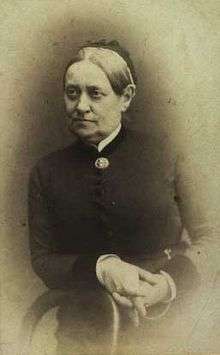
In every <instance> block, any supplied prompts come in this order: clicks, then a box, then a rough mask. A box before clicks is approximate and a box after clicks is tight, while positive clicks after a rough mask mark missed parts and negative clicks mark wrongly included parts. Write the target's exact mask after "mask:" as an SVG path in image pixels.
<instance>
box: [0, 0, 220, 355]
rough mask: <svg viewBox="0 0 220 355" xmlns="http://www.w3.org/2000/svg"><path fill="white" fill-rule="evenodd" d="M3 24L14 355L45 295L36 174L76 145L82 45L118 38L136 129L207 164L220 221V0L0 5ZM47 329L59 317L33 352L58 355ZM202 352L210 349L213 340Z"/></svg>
mask: <svg viewBox="0 0 220 355" xmlns="http://www.w3.org/2000/svg"><path fill="white" fill-rule="evenodd" d="M0 19H1V21H0V48H1V50H0V58H1V69H0V85H1V91H0V107H1V108H0V109H1V115H0V136H1V155H0V159H1V164H0V188H1V198H0V202H1V206H0V208H1V214H0V216H1V219H0V228H1V232H0V233H1V234H0V235H1V265H0V267H1V269H0V270H1V337H2V339H1V351H2V353H1V354H3V355H6V354H10V355H12V354H13V352H14V351H15V349H16V346H17V344H16V341H17V340H16V339H17V338H16V337H17V333H18V330H19V326H20V322H21V319H22V317H23V315H24V314H25V312H26V310H27V308H28V307H29V306H30V305H31V304H32V302H33V301H34V300H35V298H36V297H37V296H38V295H39V294H41V293H42V292H43V291H44V290H45V287H44V286H43V284H42V282H41V281H40V280H39V279H38V278H37V277H36V276H35V275H34V273H33V272H32V270H31V266H30V257H29V250H28V226H27V185H28V177H29V172H30V169H31V168H32V167H33V165H34V164H35V163H36V162H37V160H38V159H39V158H40V157H41V156H43V155H45V154H46V153H48V152H51V151H53V150H56V149H58V148H62V147H63V146H65V145H68V144H69V143H70V142H71V140H72V137H71V136H70V135H69V133H68V132H67V129H66V127H65V119H64V118H65V112H64V105H63V98H62V74H63V71H64V68H65V65H66V63H67V62H68V61H69V60H70V59H71V57H72V55H73V54H74V51H75V49H76V48H77V46H79V45H81V44H82V43H84V42H85V41H87V40H98V39H100V38H105V39H107V40H111V39H118V40H119V41H120V42H121V44H122V45H124V46H125V47H126V48H127V49H128V50H129V51H130V54H131V57H132V58H133V61H134V64H135V67H136V69H137V75H138V92H137V97H136V98H135V102H134V105H133V108H132V112H131V117H132V120H131V121H132V125H134V126H135V127H137V128H138V129H145V130H148V131H150V132H152V134H155V135H158V136H159V137H160V139H161V141H162V142H163V141H164V142H167V141H169V143H170V144H171V145H173V146H175V148H176V149H177V150H179V151H187V152H188V153H189V154H190V155H192V156H193V157H194V159H196V160H198V161H199V164H200V166H201V173H203V174H206V175H207V176H208V177H209V179H210V182H211V184H212V189H211V192H210V208H211V209H212V210H213V212H214V213H216V218H218V216H219V207H218V205H219V202H220V199H219V190H220V187H219V186H218V185H219V184H218V181H219V174H220V169H219V166H220V164H219V163H220V159H219V155H220V154H219V153H220V151H219V141H220V123H219V108H220V107H219V89H220V87H219V74H220V66H219V61H220V53H219V42H220V41H219V36H218V34H219V30H220V1H219V0H209V1H207V0H166V1H164V0H135V1H131V2H129V1H128V0H127V1H125V0H117V1H116V0H109V1H106V0H93V1H89V0H62V1H60V0H32V1H30V0H1V3H0ZM202 193H203V192H202V191H201V194H202ZM217 308H218V307H217V301H216V304H214V305H213V312H214V311H216V310H217ZM218 309H219V308H218ZM48 324H50V325H51V327H52V328H51V329H52V330H53V329H55V327H56V324H55V320H54V314H53V312H52V313H50V314H49V315H47V316H46V318H45V319H44V320H43V321H42V327H45V328H44V334H41V336H40V335H39V338H40V339H41V340H40V344H39V342H38V341H36V344H37V343H38V345H35V347H36V348H35V350H33V354H43V350H42V349H43V348H45V349H47V351H48V354H50V353H51V354H52V351H53V349H54V347H55V345H54V341H55V340H54V338H53V331H52V330H51V329H50V327H49V328H48V326H47V325H48ZM202 324H205V321H204V323H202ZM219 326H220V324H219ZM205 327H206V325H205ZM211 327H212V325H209V327H208V328H209V329H212V328H211ZM208 328H207V329H208ZM183 331H184V329H183ZM210 332H211V331H210ZM36 336H37V335H36ZM39 346H40V348H39ZM217 347H218V345H217V344H216V347H214V350H215V352H216V353H220V349H219V348H218V349H217ZM49 351H50V352H49ZM201 351H203V352H207V353H208V352H209V348H208V345H207V344H206V343H202V344H201ZM46 353H47V352H45V354H46ZM31 355H32V354H31Z"/></svg>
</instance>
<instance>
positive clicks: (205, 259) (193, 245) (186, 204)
mask: <svg viewBox="0 0 220 355" xmlns="http://www.w3.org/2000/svg"><path fill="white" fill-rule="evenodd" d="M175 181H176V201H177V203H178V206H179V210H180V214H181V218H182V221H183V226H184V228H185V229H186V230H187V231H188V234H189V237H190V239H189V241H188V247H186V249H185V250H184V252H183V253H179V254H177V255H176V256H174V257H173V258H172V259H171V260H170V262H168V263H167V265H166V267H165V271H167V272H168V273H169V274H170V275H171V276H172V277H173V279H174V280H175V283H176V286H177V294H181V293H182V292H185V291H189V290H191V289H193V288H195V287H197V286H198V284H199V283H200V285H201V286H204V287H206V288H207V287H210V285H212V283H213V280H214V277H215V275H216V273H217V272H218V271H219V269H220V262H219V251H220V239H219V231H220V229H219V219H218V218H217V200H218V196H219V193H218V191H217V190H216V189H215V185H214V183H215V178H214V175H213V171H211V170H210V169H209V168H208V165H205V164H202V162H201V160H199V159H198V160H196V159H193V158H192V157H191V156H190V157H183V156H181V157H179V158H178V160H177V164H176V177H175ZM185 235H186V234H185ZM171 256H172V255H171Z"/></svg>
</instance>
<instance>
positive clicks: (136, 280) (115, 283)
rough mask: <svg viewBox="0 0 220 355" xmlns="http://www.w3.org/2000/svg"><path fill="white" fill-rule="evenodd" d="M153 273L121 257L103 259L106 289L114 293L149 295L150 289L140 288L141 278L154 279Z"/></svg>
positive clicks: (102, 270) (130, 295)
mask: <svg viewBox="0 0 220 355" xmlns="http://www.w3.org/2000/svg"><path fill="white" fill-rule="evenodd" d="M151 275H152V274H151V273H148V272H147V271H145V270H143V269H141V268H139V267H137V266H135V265H132V264H129V263H127V262H124V261H122V260H121V259H119V258H115V257H109V258H107V259H104V260H103V261H101V276H102V281H103V284H104V286H105V287H106V289H107V290H108V291H109V292H111V293H112V294H114V293H117V294H119V295H121V296H126V297H129V298H130V297H134V296H147V294H148V290H146V288H144V287H142V288H140V280H144V279H147V280H149V282H150V281H151V280H152V282H153V279H152V277H151Z"/></svg>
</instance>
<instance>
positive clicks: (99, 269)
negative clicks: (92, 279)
mask: <svg viewBox="0 0 220 355" xmlns="http://www.w3.org/2000/svg"><path fill="white" fill-rule="evenodd" d="M109 257H114V258H117V259H120V258H119V256H118V255H116V254H104V255H101V256H100V257H99V258H98V260H97V262H96V276H97V279H98V280H99V282H100V283H101V284H102V285H104V281H103V278H102V265H101V261H103V260H105V259H107V258H109Z"/></svg>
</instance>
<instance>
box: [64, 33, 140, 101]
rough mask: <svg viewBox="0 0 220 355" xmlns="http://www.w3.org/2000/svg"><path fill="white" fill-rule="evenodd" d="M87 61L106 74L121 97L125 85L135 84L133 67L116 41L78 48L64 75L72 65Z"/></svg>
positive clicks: (127, 54)
mask: <svg viewBox="0 0 220 355" xmlns="http://www.w3.org/2000/svg"><path fill="white" fill-rule="evenodd" d="M83 60H88V61H90V62H91V63H93V64H95V65H97V66H98V67H99V68H101V69H102V70H103V72H104V73H105V74H106V76H107V78H108V80H109V82H110V84H111V86H112V89H113V90H114V92H115V93H116V94H117V95H122V94H123V90H124V89H125V88H126V87H127V85H129V84H132V85H135V84H136V82H137V79H136V74H135V70H134V65H133V63H132V60H131V58H130V56H129V53H128V52H127V51H126V50H125V49H124V48H122V47H121V46H120V45H119V43H118V42H117V41H111V42H106V41H105V40H101V41H98V42H88V43H86V45H84V46H82V47H80V49H79V51H78V53H77V55H76V56H75V57H74V58H73V59H72V60H71V61H70V62H69V63H68V65H67V67H66V70H65V73H64V85H65V77H66V72H67V70H68V68H69V67H70V66H71V65H73V64H74V63H77V62H80V61H83Z"/></svg>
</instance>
